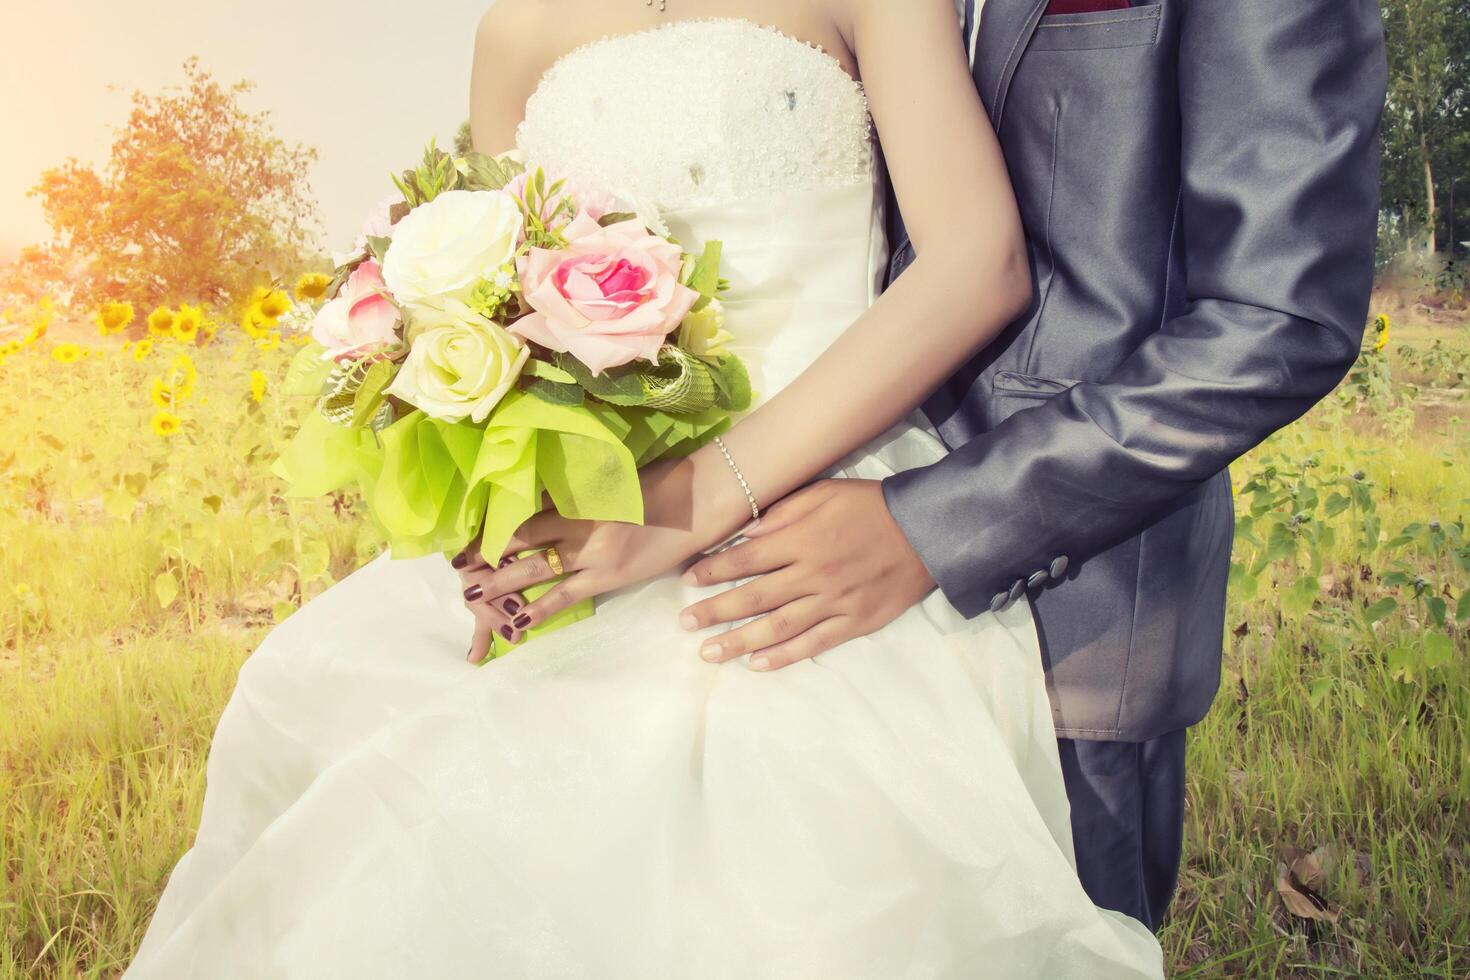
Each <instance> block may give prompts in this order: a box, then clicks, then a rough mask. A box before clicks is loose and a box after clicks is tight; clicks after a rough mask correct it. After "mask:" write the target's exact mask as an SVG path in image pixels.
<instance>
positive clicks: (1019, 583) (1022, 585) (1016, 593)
mask: <svg viewBox="0 0 1470 980" xmlns="http://www.w3.org/2000/svg"><path fill="white" fill-rule="evenodd" d="M1025 594H1026V580H1025V579H1016V584H1015V585H1013V586H1011V594H1010V596H1009V597H1008V600H1009V601H1010V602H1015V601H1016V600H1017V599H1019V598H1021V596H1023V595H1025Z"/></svg>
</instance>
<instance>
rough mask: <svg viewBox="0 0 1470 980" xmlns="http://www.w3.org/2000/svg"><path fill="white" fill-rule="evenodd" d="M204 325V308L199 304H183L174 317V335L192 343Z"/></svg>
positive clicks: (187, 342)
mask: <svg viewBox="0 0 1470 980" xmlns="http://www.w3.org/2000/svg"><path fill="white" fill-rule="evenodd" d="M203 325H204V310H203V309H201V308H200V307H197V306H181V307H179V312H178V315H177V316H175V317H174V323H173V328H174V331H173V332H174V336H175V337H176V338H178V339H179V340H182V341H183V342H184V343H186V344H192V343H193V342H194V338H195V337H197V336H199V328H200V327H201V326H203Z"/></svg>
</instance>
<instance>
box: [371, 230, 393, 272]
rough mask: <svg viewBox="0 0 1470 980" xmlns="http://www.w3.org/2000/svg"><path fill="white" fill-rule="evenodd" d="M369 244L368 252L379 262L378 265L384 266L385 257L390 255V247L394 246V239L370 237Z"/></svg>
mask: <svg viewBox="0 0 1470 980" xmlns="http://www.w3.org/2000/svg"><path fill="white" fill-rule="evenodd" d="M367 244H368V251H369V252H371V253H372V254H373V258H375V259H377V260H378V264H379V265H382V263H383V258H384V256H386V255H387V254H388V246H389V245H391V244H393V239H391V238H387V237H380V236H378V235H369V236H368V240H367Z"/></svg>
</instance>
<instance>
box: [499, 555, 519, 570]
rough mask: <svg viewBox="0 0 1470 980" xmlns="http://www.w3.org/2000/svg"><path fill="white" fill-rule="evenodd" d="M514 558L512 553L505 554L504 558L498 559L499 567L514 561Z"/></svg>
mask: <svg viewBox="0 0 1470 980" xmlns="http://www.w3.org/2000/svg"><path fill="white" fill-rule="evenodd" d="M515 560H516V559H515V556H514V555H506V556H505V557H504V558H502V559H500V567H501V568H504V567H506V566H507V565H509V564H511V563H512V562H514V561H515Z"/></svg>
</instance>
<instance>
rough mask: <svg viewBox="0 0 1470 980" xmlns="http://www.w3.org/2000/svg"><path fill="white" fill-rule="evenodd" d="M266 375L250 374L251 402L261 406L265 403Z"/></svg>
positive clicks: (253, 372)
mask: <svg viewBox="0 0 1470 980" xmlns="http://www.w3.org/2000/svg"><path fill="white" fill-rule="evenodd" d="M265 387H266V382H265V374H264V372H261V371H251V372H250V400H251V401H253V402H255V404H257V405H259V404H260V403H261V402H263V401H265Z"/></svg>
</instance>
